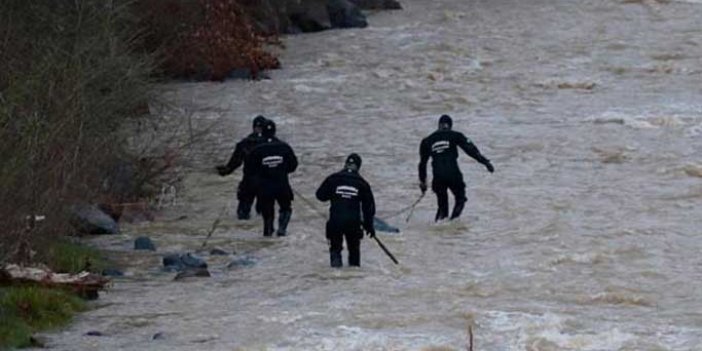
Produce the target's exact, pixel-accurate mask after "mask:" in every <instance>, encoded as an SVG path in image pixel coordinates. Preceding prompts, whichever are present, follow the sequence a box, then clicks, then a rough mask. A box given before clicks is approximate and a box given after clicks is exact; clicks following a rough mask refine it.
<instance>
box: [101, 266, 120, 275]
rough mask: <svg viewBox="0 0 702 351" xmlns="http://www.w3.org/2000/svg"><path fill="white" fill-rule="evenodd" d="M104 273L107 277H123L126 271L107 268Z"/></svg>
mask: <svg viewBox="0 0 702 351" xmlns="http://www.w3.org/2000/svg"><path fill="white" fill-rule="evenodd" d="M102 275H104V276H106V277H121V276H124V272H122V271H120V270H119V269H116V268H105V269H103V270H102Z"/></svg>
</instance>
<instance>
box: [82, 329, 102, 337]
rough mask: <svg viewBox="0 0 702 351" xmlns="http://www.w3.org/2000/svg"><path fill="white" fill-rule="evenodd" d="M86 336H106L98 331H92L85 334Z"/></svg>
mask: <svg viewBox="0 0 702 351" xmlns="http://www.w3.org/2000/svg"><path fill="white" fill-rule="evenodd" d="M85 335H86V336H104V334H103V333H101V332H99V331H97V330H91V331H89V332H87V333H85Z"/></svg>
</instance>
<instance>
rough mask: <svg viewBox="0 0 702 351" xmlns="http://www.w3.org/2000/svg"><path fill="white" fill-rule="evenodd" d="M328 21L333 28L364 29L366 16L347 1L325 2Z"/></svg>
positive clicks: (333, 0)
mask: <svg viewBox="0 0 702 351" xmlns="http://www.w3.org/2000/svg"><path fill="white" fill-rule="evenodd" d="M327 11H328V12H329V20H330V22H331V25H332V27H334V28H365V27H367V26H368V22H367V21H366V16H365V15H364V14H363V13H362V12H361V9H360V8H358V6H356V5H354V4H353V3H351V2H349V0H327Z"/></svg>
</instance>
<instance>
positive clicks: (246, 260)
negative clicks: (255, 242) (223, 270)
mask: <svg viewBox="0 0 702 351" xmlns="http://www.w3.org/2000/svg"><path fill="white" fill-rule="evenodd" d="M255 264H256V258H255V257H252V256H244V257H239V258H236V259H234V260H232V261H231V262H229V264H228V265H227V268H229V269H231V268H239V267H251V266H253V265H255Z"/></svg>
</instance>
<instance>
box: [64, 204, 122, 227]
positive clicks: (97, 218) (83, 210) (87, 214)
mask: <svg viewBox="0 0 702 351" xmlns="http://www.w3.org/2000/svg"><path fill="white" fill-rule="evenodd" d="M71 212H72V218H71V222H72V223H73V226H74V227H75V228H76V230H78V232H80V233H83V234H117V233H119V225H118V224H117V222H115V220H114V219H113V218H112V217H110V216H109V215H108V214H107V213H105V212H104V211H102V210H100V208H98V207H97V206H96V205H86V204H83V205H75V206H73V207H72V208H71Z"/></svg>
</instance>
